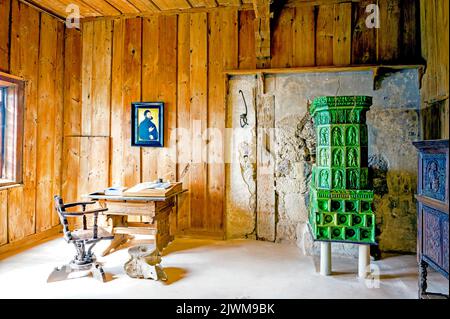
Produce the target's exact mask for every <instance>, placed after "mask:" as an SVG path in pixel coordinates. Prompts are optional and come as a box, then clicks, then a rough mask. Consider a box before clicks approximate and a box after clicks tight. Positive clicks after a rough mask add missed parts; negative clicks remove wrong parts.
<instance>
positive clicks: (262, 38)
mask: <svg viewBox="0 0 450 319" xmlns="http://www.w3.org/2000/svg"><path fill="white" fill-rule="evenodd" d="M253 9H254V10H255V39H256V41H255V45H256V48H255V50H256V60H257V62H256V64H257V68H267V67H270V65H269V64H270V0H254V1H253Z"/></svg>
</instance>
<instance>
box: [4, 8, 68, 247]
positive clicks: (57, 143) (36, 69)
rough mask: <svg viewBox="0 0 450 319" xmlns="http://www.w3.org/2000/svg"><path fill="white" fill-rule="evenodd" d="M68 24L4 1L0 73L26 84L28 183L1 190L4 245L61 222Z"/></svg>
mask: <svg viewBox="0 0 450 319" xmlns="http://www.w3.org/2000/svg"><path fill="white" fill-rule="evenodd" d="M64 33H65V31H64V25H63V23H61V22H59V21H57V20H55V19H54V18H52V17H51V16H49V15H48V14H44V13H40V12H38V11H36V10H34V9H33V8H31V7H29V6H27V5H25V4H23V3H21V2H19V1H18V0H0V70H1V71H3V72H6V73H10V74H13V75H17V76H20V77H22V78H24V79H26V80H27V85H26V89H25V90H26V91H25V100H26V109H25V112H24V114H25V132H24V154H23V156H24V157H23V169H24V176H23V179H24V184H23V185H22V186H20V187H15V188H10V189H8V190H0V245H5V244H8V243H15V242H19V241H21V240H26V238H28V237H29V238H31V237H30V236H33V235H34V234H37V233H41V232H45V231H48V230H50V229H52V228H53V227H54V226H57V225H58V224H59V221H58V219H57V216H56V214H55V213H54V209H53V195H54V194H58V193H60V192H61V189H60V187H61V172H62V171H61V163H62V160H61V157H62V146H63V138H62V137H63V133H62V131H63V121H62V119H63V83H64V75H63V72H64Z"/></svg>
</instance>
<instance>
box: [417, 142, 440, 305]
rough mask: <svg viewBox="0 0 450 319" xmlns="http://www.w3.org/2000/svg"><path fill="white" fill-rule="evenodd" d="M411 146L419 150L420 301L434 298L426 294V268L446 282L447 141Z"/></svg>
mask: <svg viewBox="0 0 450 319" xmlns="http://www.w3.org/2000/svg"><path fill="white" fill-rule="evenodd" d="M414 146H415V147H416V148H417V149H418V151H419V174H418V189H417V195H416V199H417V202H418V204H417V206H418V218H417V229H418V236H417V254H418V262H419V270H420V273H419V298H428V297H430V296H433V295H436V294H432V293H428V292H427V268H428V267H432V268H433V269H435V270H436V271H438V272H440V273H441V274H442V275H443V276H445V277H446V278H447V279H448V263H449V256H448V250H449V247H448V245H449V243H448V239H449V234H448V224H449V223H448V208H449V198H448V190H449V187H448V186H449V185H448V183H449V177H448V174H449V152H448V140H433V141H421V142H414Z"/></svg>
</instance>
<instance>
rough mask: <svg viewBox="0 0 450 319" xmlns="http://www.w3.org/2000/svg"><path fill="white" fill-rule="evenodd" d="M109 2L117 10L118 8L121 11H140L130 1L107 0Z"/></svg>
mask: <svg viewBox="0 0 450 319" xmlns="http://www.w3.org/2000/svg"><path fill="white" fill-rule="evenodd" d="M98 1H105V0H98ZM108 2H109V4H111V5H112V6H114V7H115V8H116V9H117V10H119V11H120V12H121V13H123V14H125V13H140V12H141V11H140V10H139V9H138V8H137V7H136V6H134V5H133V4H131V3H130V1H124V0H108Z"/></svg>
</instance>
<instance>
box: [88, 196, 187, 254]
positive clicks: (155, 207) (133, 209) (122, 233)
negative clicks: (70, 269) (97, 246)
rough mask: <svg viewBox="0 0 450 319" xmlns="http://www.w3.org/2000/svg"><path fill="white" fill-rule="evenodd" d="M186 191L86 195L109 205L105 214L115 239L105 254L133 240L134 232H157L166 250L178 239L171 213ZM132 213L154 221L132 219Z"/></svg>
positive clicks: (145, 233)
mask: <svg viewBox="0 0 450 319" xmlns="http://www.w3.org/2000/svg"><path fill="white" fill-rule="evenodd" d="M183 192H184V191H182V192H178V193H175V194H172V195H171V196H168V197H130V196H108V195H104V194H103V193H92V194H89V195H86V197H88V198H89V199H91V200H95V201H98V202H99V204H100V206H102V207H104V208H108V211H107V212H105V213H104V214H105V215H106V216H107V219H108V224H109V227H110V232H111V233H112V234H114V239H113V240H112V241H111V244H110V245H109V246H108V248H106V249H105V251H104V252H103V254H102V256H106V255H108V254H109V253H111V252H113V251H115V250H117V248H118V247H119V246H120V245H122V244H124V243H125V242H127V241H128V240H129V238H130V235H154V236H155V242H156V246H157V247H158V249H159V250H160V251H162V250H163V249H164V248H165V247H167V245H168V244H169V243H170V242H171V241H172V240H173V238H174V232H175V230H174V229H171V225H170V215H171V214H172V213H173V208H174V206H175V197H176V196H177V195H179V194H181V193H183ZM128 216H147V217H149V218H150V222H129V221H128Z"/></svg>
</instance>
